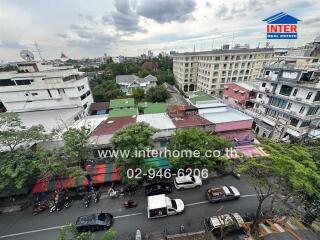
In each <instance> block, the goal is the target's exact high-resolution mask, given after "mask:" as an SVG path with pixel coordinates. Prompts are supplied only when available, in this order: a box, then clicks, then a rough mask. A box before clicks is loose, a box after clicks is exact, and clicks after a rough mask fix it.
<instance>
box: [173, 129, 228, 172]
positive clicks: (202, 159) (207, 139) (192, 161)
mask: <svg viewBox="0 0 320 240" xmlns="http://www.w3.org/2000/svg"><path fill="white" fill-rule="evenodd" d="M230 146H231V142H230V141H228V140H226V139H224V138H222V137H219V136H217V135H210V134H208V133H207V132H205V131H202V130H199V129H197V128H191V129H187V130H177V131H176V132H175V134H174V135H173V136H172V137H171V139H170V142H169V144H168V146H167V148H168V149H169V150H171V151H179V152H180V156H178V157H173V156H171V157H170V162H171V164H172V165H173V166H174V167H176V168H185V167H193V168H199V167H201V168H203V167H207V168H221V167H224V164H225V163H226V159H225V158H224V157H223V153H224V149H225V148H227V147H230ZM208 150H212V153H213V151H214V150H217V151H220V153H221V156H217V157H216V156H215V155H214V154H211V155H210V156H209V155H207V156H205V155H206V152H207V151H208ZM197 152H198V153H199V154H197V155H198V156H197V155H195V154H196V153H197ZM188 153H189V154H188ZM191 153H194V155H193V154H192V155H191ZM185 155H187V156H185Z"/></svg>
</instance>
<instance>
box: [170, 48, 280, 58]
mask: <svg viewBox="0 0 320 240" xmlns="http://www.w3.org/2000/svg"><path fill="white" fill-rule="evenodd" d="M250 52H252V53H255V52H274V49H273V48H241V49H214V50H211V51H201V52H184V53H177V54H174V55H173V56H174V57H175V56H184V55H190V56H196V55H217V54H234V53H250Z"/></svg>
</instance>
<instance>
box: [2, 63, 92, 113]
mask: <svg viewBox="0 0 320 240" xmlns="http://www.w3.org/2000/svg"><path fill="white" fill-rule="evenodd" d="M17 67H18V71H13V72H1V73H0V102H2V103H3V105H4V107H5V108H6V109H7V111H9V112H28V111H40V110H53V109H65V108H78V107H81V108H84V109H88V107H89V106H90V104H91V103H92V102H93V98H92V94H91V90H90V87H89V83H88V78H87V77H86V76H85V75H84V73H82V72H79V71H78V69H75V68H73V67H72V66H60V67H55V66H53V65H52V64H48V63H45V62H21V63H18V64H17Z"/></svg>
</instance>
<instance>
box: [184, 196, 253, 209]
mask: <svg viewBox="0 0 320 240" xmlns="http://www.w3.org/2000/svg"><path fill="white" fill-rule="evenodd" d="M256 196H257V194H248V195H243V196H241V197H240V198H247V197H256ZM204 203H209V201H202V202H195V203H188V204H185V205H184V206H186V207H190V206H195V205H200V204H204Z"/></svg>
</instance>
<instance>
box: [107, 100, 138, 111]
mask: <svg viewBox="0 0 320 240" xmlns="http://www.w3.org/2000/svg"><path fill="white" fill-rule="evenodd" d="M129 107H134V99H133V98H121V99H113V100H110V105H109V108H111V109H114V108H129Z"/></svg>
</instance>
